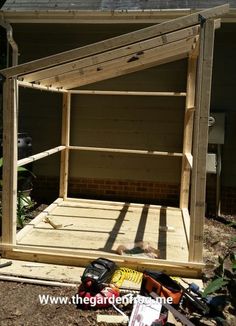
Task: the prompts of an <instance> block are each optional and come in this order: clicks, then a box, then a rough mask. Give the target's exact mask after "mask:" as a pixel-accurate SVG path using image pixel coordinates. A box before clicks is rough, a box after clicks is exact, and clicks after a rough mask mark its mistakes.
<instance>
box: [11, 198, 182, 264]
mask: <svg viewBox="0 0 236 326" xmlns="http://www.w3.org/2000/svg"><path fill="white" fill-rule="evenodd" d="M46 217H49V218H50V220H51V221H52V222H53V223H55V224H61V225H62V226H61V228H60V229H54V228H53V227H52V226H51V225H50V224H48V223H45V221H44V220H45V218H46ZM137 241H147V242H149V243H150V245H151V246H153V247H154V248H156V249H159V250H160V257H159V258H160V259H167V260H177V261H188V245H187V240H186V234H185V228H184V224H183V217H182V211H181V210H180V209H178V208H171V207H163V206H154V205H147V204H132V203H116V202H104V201H96V200H80V199H68V200H66V201H62V200H61V201H59V202H58V201H56V202H54V204H52V205H51V208H50V209H46V210H45V211H44V212H43V213H41V214H40V216H38V217H36V218H35V219H34V220H32V221H31V222H30V224H28V225H27V226H26V227H25V228H24V229H22V230H21V231H20V232H19V233H18V235H17V244H18V245H24V246H40V247H51V248H62V249H72V250H73V251H75V250H78V251H83V252H89V253H91V252H96V253H97V252H99V254H101V255H102V253H104V252H106V253H114V252H115V250H116V249H117V247H118V246H119V245H126V244H127V243H128V244H132V243H134V242H137Z"/></svg>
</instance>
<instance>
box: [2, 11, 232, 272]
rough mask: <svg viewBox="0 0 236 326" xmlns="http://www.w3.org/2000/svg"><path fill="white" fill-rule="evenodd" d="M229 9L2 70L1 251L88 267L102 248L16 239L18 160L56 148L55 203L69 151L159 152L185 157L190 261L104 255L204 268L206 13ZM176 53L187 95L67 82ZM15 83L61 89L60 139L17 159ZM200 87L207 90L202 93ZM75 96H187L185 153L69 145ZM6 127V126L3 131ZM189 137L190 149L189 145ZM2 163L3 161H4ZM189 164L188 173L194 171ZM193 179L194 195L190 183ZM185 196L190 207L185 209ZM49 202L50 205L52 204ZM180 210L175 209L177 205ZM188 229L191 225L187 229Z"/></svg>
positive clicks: (214, 24)
mask: <svg viewBox="0 0 236 326" xmlns="http://www.w3.org/2000/svg"><path fill="white" fill-rule="evenodd" d="M227 11H228V5H224V6H219V7H216V8H213V9H208V10H205V11H203V12H200V13H198V14H192V15H189V16H186V17H182V18H178V19H176V20H173V21H169V22H165V23H162V24H159V25H157V26H151V27H148V28H145V29H143V30H139V31H136V32H132V33H129V34H126V35H122V36H118V37H115V38H112V39H109V40H105V41H102V42H98V43H95V44H93V45H88V46H85V47H82V48H78V49H75V50H71V51H67V52H64V53H61V54H58V55H54V56H50V57H47V58H43V59H39V60H35V61H33V62H30V63H26V64H22V65H19V66H17V67H15V68H9V69H5V70H2V71H1V73H2V75H3V76H4V77H5V78H6V81H5V83H4V144H3V147H4V178H3V201H4V202H3V237H2V246H1V248H2V253H3V255H5V256H6V257H11V258H19V259H20V258H21V259H29V260H35V259H36V260H39V261H47V262H57V263H62V262H63V263H71V264H80V265H85V264H87V262H88V261H90V260H92V259H94V258H96V257H98V256H99V255H100V254H99V252H98V254H91V255H88V254H84V253H83V252H81V251H76V252H73V251H71V250H69V249H64V250H61V249H60V250H59V249H55V248H52V247H47V248H45V247H38V246H33V245H32V247H29V246H28V247H27V246H26V245H25V246H24V245H18V244H17V243H16V199H17V165H18V166H21V165H24V164H27V163H29V162H33V161H35V160H37V159H41V158H43V157H46V156H48V155H52V154H54V153H57V152H59V151H61V167H60V189H59V196H60V197H59V198H58V200H57V201H56V202H54V203H53V204H52V206H50V207H51V208H52V209H54V208H55V207H56V206H57V205H60V204H61V203H62V202H63V201H66V200H68V198H67V188H68V172H69V171H68V160H69V152H70V151H71V150H79V151H100V152H113V153H122V154H124V155H160V156H170V157H171V156H172V157H180V158H182V175H181V194H180V211H181V214H182V221H183V227H184V229H185V235H186V238H187V242H188V246H189V260H188V261H185V262H181V261H175V260H160V259H158V260H150V259H148V260H145V259H141V260H140V262H139V263H137V261H136V259H135V258H132V257H128V256H125V257H122V258H120V257H117V255H114V254H104V255H105V256H106V257H107V258H111V259H113V260H114V261H116V262H117V263H118V264H119V263H120V264H126V265H127V266H134V263H135V265H136V268H139V269H142V268H144V267H148V268H161V269H162V270H164V271H166V272H168V273H172V272H173V271H175V274H182V275H185V276H186V275H188V276H190V275H191V276H194V275H196V274H198V273H199V272H200V270H201V268H202V266H203V265H202V235H203V221H204V202H205V182H206V150H207V132H208V115H209V106H210V90H211V71H212V57H213V46H214V30H215V28H218V27H219V20H217V21H214V20H211V18H213V17H216V16H219V15H221V14H224V13H226V12H227ZM180 58H188V75H187V89H186V93H185V92H183V93H175V92H158V91H157V92H150V93H149V92H129V91H92V90H73V89H72V88H75V87H79V86H81V85H85V84H89V83H93V82H95V81H98V80H105V79H109V78H113V77H116V76H121V75H125V74H127V73H130V72H134V71H138V70H142V69H146V68H147V67H153V66H156V65H158V64H163V63H166V62H170V61H175V60H178V59H180ZM18 85H20V86H22V87H32V88H35V89H39V90H44V91H54V92H63V104H62V112H63V114H62V115H63V118H62V138H61V139H62V143H61V145H59V146H58V147H56V148H53V149H50V150H48V151H45V152H43V153H39V154H36V155H33V156H31V157H29V158H25V159H22V160H19V161H18V163H17V114H16V113H17V103H16V96H15V94H16V91H17V87H18ZM202 90H204V92H203V91H202ZM73 94H81V95H83V94H88V95H94V94H95V95H117V96H119V95H120V96H129V95H132V96H186V105H185V119H184V139H183V152H182V153H169V152H161V151H158V150H155V151H151V152H149V151H143V150H128V149H119V148H97V147H96V148H94V147H82V146H70V105H71V96H72V95H73ZM8 131H9V132H8ZM192 139H194V141H193V150H192ZM6 162H7V163H6ZM191 170H192V173H191ZM190 180H191V200H189V189H190ZM189 201H190V202H191V208H190V213H191V214H189ZM51 208H50V209H51ZM178 209H179V208H178ZM47 213H48V212H47V211H45V212H44V213H42V214H41V215H40V216H39V217H36V219H35V220H34V222H32V224H31V225H28V226H27V227H26V228H25V229H23V230H22V231H21V232H19V235H18V239H21V238H23V237H24V236H25V234H27V230H32V227H34V223H36V224H37V223H38V222H41V221H42V219H43V217H44V216H45V214H46V215H47ZM189 229H190V231H189Z"/></svg>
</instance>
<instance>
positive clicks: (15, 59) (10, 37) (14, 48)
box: [0, 17, 18, 67]
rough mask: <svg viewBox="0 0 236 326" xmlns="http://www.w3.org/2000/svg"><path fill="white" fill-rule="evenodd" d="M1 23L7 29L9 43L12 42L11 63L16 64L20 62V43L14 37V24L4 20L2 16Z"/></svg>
mask: <svg viewBox="0 0 236 326" xmlns="http://www.w3.org/2000/svg"><path fill="white" fill-rule="evenodd" d="M0 25H1V26H2V27H3V28H5V29H6V33H7V41H8V44H10V46H11V48H12V64H11V65H12V66H16V65H17V64H18V45H17V43H16V42H15V40H14V38H13V29H12V26H11V24H9V23H8V22H6V21H5V20H3V18H2V17H1V19H0ZM7 67H9V51H8V50H7Z"/></svg>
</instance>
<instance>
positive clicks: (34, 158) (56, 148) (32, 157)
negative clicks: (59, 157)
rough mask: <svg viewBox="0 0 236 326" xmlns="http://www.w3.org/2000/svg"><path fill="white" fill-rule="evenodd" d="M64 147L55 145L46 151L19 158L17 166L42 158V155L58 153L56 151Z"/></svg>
mask: <svg viewBox="0 0 236 326" xmlns="http://www.w3.org/2000/svg"><path fill="white" fill-rule="evenodd" d="M65 148H66V147H65V146H57V147H54V148H51V149H48V150H47V151H44V152H41V153H38V154H35V155H32V156H29V157H26V158H22V159H21V160H19V161H18V162H17V166H23V165H26V164H29V163H31V162H34V161H37V160H40V159H41V158H44V157H47V156H50V155H52V154H55V153H58V152H60V151H62V150H63V149H65Z"/></svg>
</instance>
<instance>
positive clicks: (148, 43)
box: [21, 25, 199, 85]
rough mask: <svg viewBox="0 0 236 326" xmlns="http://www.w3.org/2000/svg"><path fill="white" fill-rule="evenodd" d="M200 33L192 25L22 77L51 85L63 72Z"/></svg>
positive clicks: (76, 69) (25, 79)
mask: <svg viewBox="0 0 236 326" xmlns="http://www.w3.org/2000/svg"><path fill="white" fill-rule="evenodd" d="M198 33H199V25H196V26H191V27H188V28H185V29H182V30H179V31H175V32H172V33H168V34H166V35H165V37H163V36H157V37H154V38H151V39H148V40H144V41H140V42H136V43H133V44H130V45H128V46H125V47H121V48H118V49H115V50H110V51H107V52H104V53H102V54H97V55H93V56H89V57H87V58H84V59H79V60H75V61H73V62H70V63H65V64H62V65H60V66H57V67H54V68H49V69H44V70H42V71H38V72H34V73H31V74H27V75H23V76H21V78H22V79H23V80H24V81H27V82H39V81H40V80H42V79H46V78H47V83H45V84H47V85H50V84H53V82H54V81H55V79H57V78H58V76H60V75H62V74H65V73H69V72H73V71H74V72H76V71H79V69H81V68H85V67H88V66H91V65H94V64H95V63H96V64H102V63H104V62H106V61H109V60H113V59H117V58H121V57H123V56H128V55H130V56H132V55H135V54H136V53H137V52H140V51H144V50H148V49H152V48H154V47H158V46H162V45H163V44H168V43H171V42H175V41H178V40H182V39H185V38H186V37H191V36H195V35H197V34H198ZM55 76H56V77H55Z"/></svg>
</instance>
